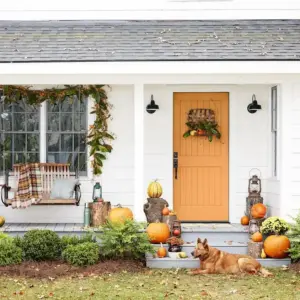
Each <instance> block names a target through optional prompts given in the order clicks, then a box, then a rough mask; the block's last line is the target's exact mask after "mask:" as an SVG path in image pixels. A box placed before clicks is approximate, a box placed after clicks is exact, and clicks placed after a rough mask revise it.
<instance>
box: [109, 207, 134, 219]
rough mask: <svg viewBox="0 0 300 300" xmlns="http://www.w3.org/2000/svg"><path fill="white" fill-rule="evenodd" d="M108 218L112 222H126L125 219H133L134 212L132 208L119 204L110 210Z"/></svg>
mask: <svg viewBox="0 0 300 300" xmlns="http://www.w3.org/2000/svg"><path fill="white" fill-rule="evenodd" d="M108 218H109V220H110V221H111V222H112V223H124V222H125V220H132V219H133V213H132V211H131V209H130V208H128V207H122V206H121V205H120V204H118V205H117V207H115V208H113V209H111V210H110V212H109V215H108Z"/></svg>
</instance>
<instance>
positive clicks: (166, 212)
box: [161, 206, 170, 216]
mask: <svg viewBox="0 0 300 300" xmlns="http://www.w3.org/2000/svg"><path fill="white" fill-rule="evenodd" d="M161 213H162V215H163V216H168V215H169V214H170V210H169V209H168V208H167V206H165V207H164V209H163V210H162V212H161Z"/></svg>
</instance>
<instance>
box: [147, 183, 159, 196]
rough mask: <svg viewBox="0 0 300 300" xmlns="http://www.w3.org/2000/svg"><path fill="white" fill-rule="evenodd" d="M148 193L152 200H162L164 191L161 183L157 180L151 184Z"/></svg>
mask: <svg viewBox="0 0 300 300" xmlns="http://www.w3.org/2000/svg"><path fill="white" fill-rule="evenodd" d="M147 192H148V196H149V197H150V198H160V196H161V195H162V193H163V189H162V186H161V185H160V183H159V182H157V180H154V181H153V182H150V184H149V186H148V190H147Z"/></svg>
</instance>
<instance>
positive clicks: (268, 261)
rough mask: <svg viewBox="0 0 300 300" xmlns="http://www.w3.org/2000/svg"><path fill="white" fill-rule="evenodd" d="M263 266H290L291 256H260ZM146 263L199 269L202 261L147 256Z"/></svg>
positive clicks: (166, 266)
mask: <svg viewBox="0 0 300 300" xmlns="http://www.w3.org/2000/svg"><path fill="white" fill-rule="evenodd" d="M257 260H258V261H259V262H260V263H261V265H262V266H264V267H267V268H279V267H282V266H288V265H290V264H291V259H290V258H283V259H273V258H265V259H262V258H259V259H257ZM146 265H147V267H148V268H151V269H172V268H180V269H197V268H199V267H200V261H199V259H196V258H191V257H189V258H170V257H165V258H152V257H149V256H148V257H147V259H146Z"/></svg>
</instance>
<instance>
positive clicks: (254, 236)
mask: <svg viewBox="0 0 300 300" xmlns="http://www.w3.org/2000/svg"><path fill="white" fill-rule="evenodd" d="M251 240H252V241H253V242H255V243H259V242H262V240H263V236H262V234H261V233H260V232H255V233H253V234H252V236H251Z"/></svg>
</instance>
